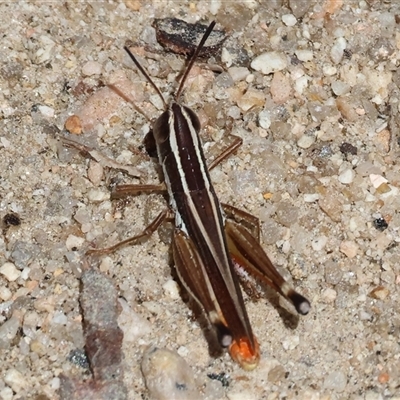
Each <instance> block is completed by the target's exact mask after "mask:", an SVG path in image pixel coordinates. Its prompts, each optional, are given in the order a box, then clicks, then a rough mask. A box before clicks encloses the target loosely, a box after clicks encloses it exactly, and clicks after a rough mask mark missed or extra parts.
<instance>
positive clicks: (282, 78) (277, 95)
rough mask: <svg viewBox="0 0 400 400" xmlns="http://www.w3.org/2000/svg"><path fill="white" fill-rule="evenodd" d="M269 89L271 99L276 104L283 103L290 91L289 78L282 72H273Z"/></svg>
mask: <svg viewBox="0 0 400 400" xmlns="http://www.w3.org/2000/svg"><path fill="white" fill-rule="evenodd" d="M270 91H271V95H272V100H273V101H274V102H275V103H276V104H283V103H285V102H286V101H287V100H288V99H289V97H290V94H291V92H292V86H291V84H290V79H289V78H288V77H287V76H286V75H284V74H282V72H279V71H278V72H275V74H274V77H273V78H272V82H271V87H270Z"/></svg>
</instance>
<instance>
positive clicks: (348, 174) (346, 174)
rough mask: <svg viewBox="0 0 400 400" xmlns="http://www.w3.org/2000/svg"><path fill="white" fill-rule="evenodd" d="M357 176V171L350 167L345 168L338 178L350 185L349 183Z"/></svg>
mask: <svg viewBox="0 0 400 400" xmlns="http://www.w3.org/2000/svg"><path fill="white" fill-rule="evenodd" d="M354 177H355V172H354V170H353V169H351V168H348V169H345V170H344V171H343V172H342V173H341V174H340V175H339V176H338V180H339V182H340V183H343V184H345V185H348V184H349V183H351V182H353V180H354Z"/></svg>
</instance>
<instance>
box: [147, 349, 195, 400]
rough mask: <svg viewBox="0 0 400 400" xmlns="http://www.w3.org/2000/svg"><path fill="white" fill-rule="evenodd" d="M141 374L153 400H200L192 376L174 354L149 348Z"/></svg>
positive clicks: (165, 350)
mask: <svg viewBox="0 0 400 400" xmlns="http://www.w3.org/2000/svg"><path fill="white" fill-rule="evenodd" d="M142 372H143V375H144V378H145V381H146V386H147V389H148V390H149V392H150V396H151V398H152V399H155V400H187V399H191V400H200V398H201V396H200V393H199V392H198V390H197V388H196V384H195V380H194V374H193V371H192V369H191V368H190V367H189V365H188V364H187V362H186V361H185V360H184V359H183V358H182V357H181V356H179V355H178V354H177V353H176V352H174V351H171V350H167V349H158V348H156V347H153V348H150V349H148V350H147V351H146V353H145V354H144V356H143V361H142Z"/></svg>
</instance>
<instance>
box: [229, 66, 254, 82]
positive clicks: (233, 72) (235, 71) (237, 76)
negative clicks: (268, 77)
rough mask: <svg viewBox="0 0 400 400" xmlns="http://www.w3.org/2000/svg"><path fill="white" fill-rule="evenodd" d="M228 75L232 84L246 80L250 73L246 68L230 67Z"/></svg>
mask: <svg viewBox="0 0 400 400" xmlns="http://www.w3.org/2000/svg"><path fill="white" fill-rule="evenodd" d="M228 73H229V75H230V76H231V78H232V80H233V81H234V82H238V81H242V80H244V79H246V77H247V75H249V74H250V71H249V70H248V69H247V68H246V67H231V68H229V69H228Z"/></svg>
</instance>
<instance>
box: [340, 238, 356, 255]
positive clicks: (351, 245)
mask: <svg viewBox="0 0 400 400" xmlns="http://www.w3.org/2000/svg"><path fill="white" fill-rule="evenodd" d="M339 250H340V251H341V252H342V253H343V254H345V255H346V256H347V257H349V258H354V257H355V256H356V255H357V253H358V245H357V243H355V242H353V241H351V240H344V241H343V242H342V243H340V248H339Z"/></svg>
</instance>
